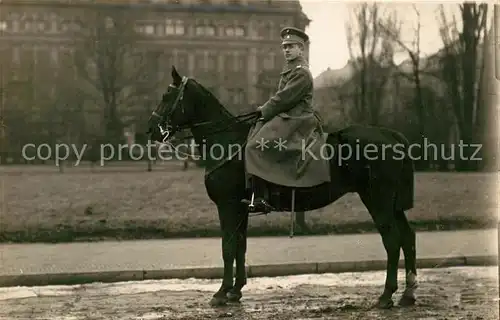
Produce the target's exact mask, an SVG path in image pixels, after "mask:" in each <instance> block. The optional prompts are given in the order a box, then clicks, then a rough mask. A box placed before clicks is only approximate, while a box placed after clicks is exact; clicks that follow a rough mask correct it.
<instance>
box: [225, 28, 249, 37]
mask: <svg viewBox="0 0 500 320" xmlns="http://www.w3.org/2000/svg"><path fill="white" fill-rule="evenodd" d="M226 36H228V37H244V36H245V28H243V27H239V26H237V27H234V26H230V27H226Z"/></svg>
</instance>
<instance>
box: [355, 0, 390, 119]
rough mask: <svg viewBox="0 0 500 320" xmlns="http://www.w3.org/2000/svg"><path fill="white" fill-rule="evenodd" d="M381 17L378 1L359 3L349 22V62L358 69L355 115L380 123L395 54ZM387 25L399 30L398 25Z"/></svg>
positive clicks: (356, 72) (356, 73) (356, 75)
mask: <svg viewBox="0 0 500 320" xmlns="http://www.w3.org/2000/svg"><path fill="white" fill-rule="evenodd" d="M382 16H383V14H381V12H380V9H379V4H377V3H371V4H368V3H361V4H356V5H354V6H353V7H352V9H351V18H350V19H349V21H348V23H347V25H346V30H347V45H348V48H349V53H350V56H351V60H350V63H351V64H352V66H353V67H354V69H355V75H354V79H353V81H354V91H355V92H354V94H353V98H354V110H353V111H354V112H355V115H354V118H355V121H358V122H365V123H370V124H374V125H376V124H378V123H379V118H380V114H381V112H382V106H383V103H382V101H383V97H384V89H385V86H386V83H387V80H388V79H389V77H390V74H391V69H392V66H393V62H392V59H393V56H394V45H393V43H392V41H391V40H390V39H388V38H387V37H385V36H384V34H383V33H382V30H381V29H380V19H381V17H382ZM386 27H387V28H391V31H392V32H394V33H395V34H397V33H399V31H398V30H397V27H396V26H395V25H390V26H389V25H386Z"/></svg>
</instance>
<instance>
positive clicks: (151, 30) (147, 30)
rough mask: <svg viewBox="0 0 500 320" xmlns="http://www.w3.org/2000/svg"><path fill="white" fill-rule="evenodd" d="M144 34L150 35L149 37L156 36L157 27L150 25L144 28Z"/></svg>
mask: <svg viewBox="0 0 500 320" xmlns="http://www.w3.org/2000/svg"><path fill="white" fill-rule="evenodd" d="M144 33H145V34H149V35H152V34H154V33H155V27H154V26H152V25H150V24H148V25H146V26H144Z"/></svg>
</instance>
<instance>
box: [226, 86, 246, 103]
mask: <svg viewBox="0 0 500 320" xmlns="http://www.w3.org/2000/svg"><path fill="white" fill-rule="evenodd" d="M227 94H228V98H229V101H230V102H231V103H232V104H234V105H242V104H244V103H245V91H244V90H243V89H241V88H229V89H228V90H227Z"/></svg>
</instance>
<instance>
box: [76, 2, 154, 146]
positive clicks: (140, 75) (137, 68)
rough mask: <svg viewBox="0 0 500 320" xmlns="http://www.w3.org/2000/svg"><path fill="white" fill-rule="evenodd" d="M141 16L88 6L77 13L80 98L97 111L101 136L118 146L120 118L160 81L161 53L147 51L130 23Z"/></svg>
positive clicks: (128, 112) (120, 127) (143, 40)
mask: <svg viewBox="0 0 500 320" xmlns="http://www.w3.org/2000/svg"><path fill="white" fill-rule="evenodd" d="M138 14H141V13H140V12H135V13H130V11H127V10H120V9H114V10H110V9H106V8H101V7H96V6H94V7H92V8H91V9H88V10H87V11H86V12H85V13H84V14H82V16H83V19H82V20H81V21H79V26H78V28H77V31H76V33H75V36H76V37H75V40H76V42H77V45H76V51H75V65H76V71H77V74H78V76H79V78H81V79H83V80H85V82H86V83H87V86H86V87H83V88H84V90H83V94H84V95H85V97H86V100H88V101H94V102H95V105H97V106H98V107H102V110H101V111H102V117H103V122H104V134H105V136H106V137H107V139H108V140H110V141H114V142H118V141H120V140H121V139H122V137H123V126H124V123H123V121H122V119H123V115H124V114H130V113H131V110H130V109H131V107H133V106H134V105H136V104H138V103H140V101H141V100H143V98H144V97H146V96H149V95H152V94H154V93H155V91H156V90H157V88H158V85H159V83H160V81H159V79H158V67H157V63H158V60H159V57H160V55H161V53H160V51H156V52H155V51H153V50H147V49H151V48H147V47H146V44H145V40H146V38H145V36H144V35H143V34H141V33H140V32H139V31H138V28H137V26H136V25H135V23H134V22H135V21H137V20H138V19H137V18H138Z"/></svg>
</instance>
